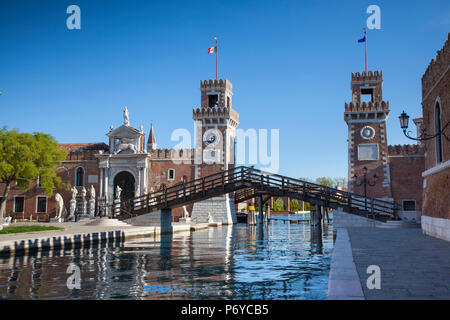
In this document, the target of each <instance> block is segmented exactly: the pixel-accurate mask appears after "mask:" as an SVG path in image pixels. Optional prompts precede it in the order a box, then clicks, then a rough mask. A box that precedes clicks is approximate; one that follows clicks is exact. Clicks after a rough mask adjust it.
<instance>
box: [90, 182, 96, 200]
mask: <svg viewBox="0 0 450 320" xmlns="http://www.w3.org/2000/svg"><path fill="white" fill-rule="evenodd" d="M89 195H90V198H91V199H92V200H95V188H94V185H92V184H91V189H90V190H89Z"/></svg>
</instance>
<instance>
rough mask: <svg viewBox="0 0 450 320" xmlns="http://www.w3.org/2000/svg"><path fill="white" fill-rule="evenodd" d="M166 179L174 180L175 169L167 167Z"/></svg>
mask: <svg viewBox="0 0 450 320" xmlns="http://www.w3.org/2000/svg"><path fill="white" fill-rule="evenodd" d="M167 180H169V181H173V180H175V169H169V171H168V172H167Z"/></svg>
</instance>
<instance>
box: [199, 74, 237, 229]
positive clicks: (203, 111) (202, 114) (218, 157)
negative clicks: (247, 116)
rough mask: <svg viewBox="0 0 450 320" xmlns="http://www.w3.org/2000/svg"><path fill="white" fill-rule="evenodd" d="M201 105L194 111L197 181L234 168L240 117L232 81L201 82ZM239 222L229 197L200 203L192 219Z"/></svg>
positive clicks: (226, 222)
mask: <svg viewBox="0 0 450 320" xmlns="http://www.w3.org/2000/svg"><path fill="white" fill-rule="evenodd" d="M200 90H201V106H200V108H195V109H194V110H193V112H192V118H193V120H194V122H195V163H194V166H195V168H194V170H195V178H196V179H198V178H201V177H205V176H208V175H211V174H214V173H216V172H221V171H223V170H228V169H231V168H233V167H234V158H235V137H236V128H237V126H238V124H239V115H238V113H237V112H236V111H234V110H233V108H232V97H233V87H232V84H231V82H230V81H229V80H226V79H225V80H223V79H219V80H202V81H200ZM209 215H211V217H212V219H213V221H214V222H222V223H224V224H231V223H236V213H235V209H234V201H233V199H232V198H231V197H230V196H228V195H227V196H225V197H217V198H212V199H208V200H205V201H201V202H197V203H195V204H194V207H193V209H192V214H191V217H192V219H195V220H196V221H197V222H207V221H208V216H209Z"/></svg>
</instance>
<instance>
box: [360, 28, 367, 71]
mask: <svg viewBox="0 0 450 320" xmlns="http://www.w3.org/2000/svg"><path fill="white" fill-rule="evenodd" d="M363 42H364V51H365V53H364V64H365V67H366V68H365V69H366V73H367V32H366V29H364V37H363V38H362V39H359V40H358V43H363Z"/></svg>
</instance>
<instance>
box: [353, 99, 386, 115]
mask: <svg viewBox="0 0 450 320" xmlns="http://www.w3.org/2000/svg"><path fill="white" fill-rule="evenodd" d="M369 111H389V101H381V102H379V101H377V102H357V103H353V102H350V103H345V112H369Z"/></svg>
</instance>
